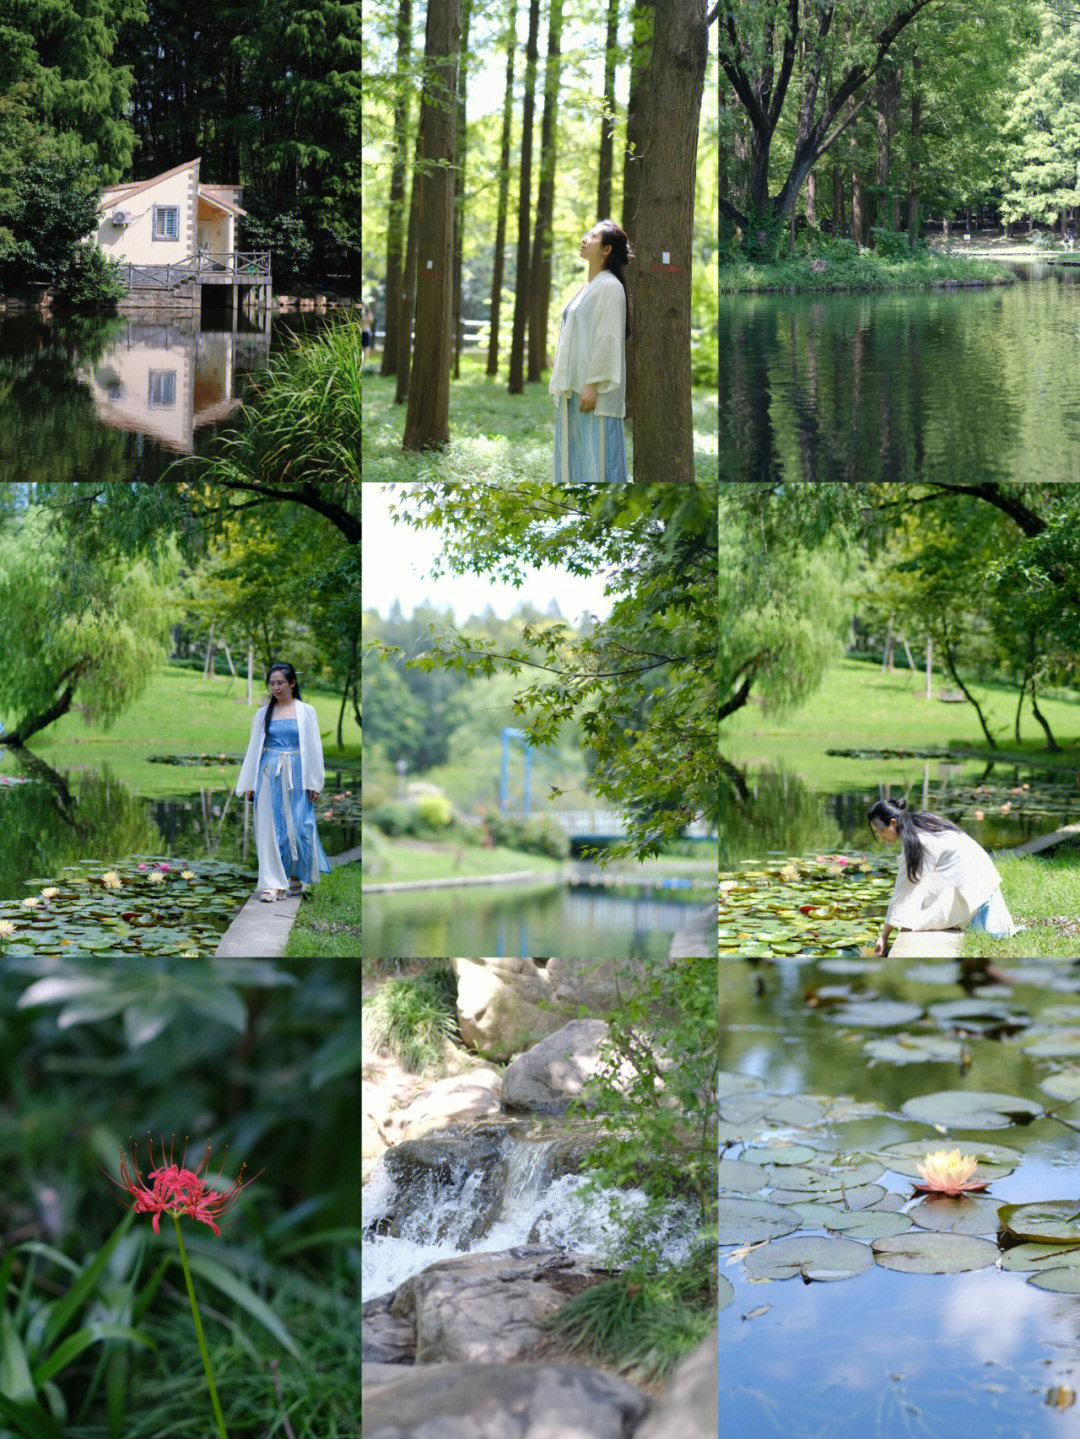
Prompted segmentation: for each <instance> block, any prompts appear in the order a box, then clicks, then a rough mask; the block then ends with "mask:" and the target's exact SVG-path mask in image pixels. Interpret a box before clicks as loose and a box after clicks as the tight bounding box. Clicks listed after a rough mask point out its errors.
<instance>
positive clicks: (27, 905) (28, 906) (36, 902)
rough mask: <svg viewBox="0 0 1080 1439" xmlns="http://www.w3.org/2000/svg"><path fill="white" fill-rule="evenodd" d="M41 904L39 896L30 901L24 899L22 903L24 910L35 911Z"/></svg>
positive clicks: (34, 896)
mask: <svg viewBox="0 0 1080 1439" xmlns="http://www.w3.org/2000/svg"><path fill="white" fill-rule="evenodd" d="M40 903H41V900H40V899H38V897H37V895H36V894H35V895H33V896H32V897H31V898H30V899H24V900H23V902H22V907H23V909H35V908H36V907H37V906H38V905H39V904H40Z"/></svg>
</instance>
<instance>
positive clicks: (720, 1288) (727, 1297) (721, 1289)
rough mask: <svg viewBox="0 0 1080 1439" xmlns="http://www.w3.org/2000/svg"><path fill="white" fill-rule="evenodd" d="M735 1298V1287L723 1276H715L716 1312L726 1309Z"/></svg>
mask: <svg viewBox="0 0 1080 1439" xmlns="http://www.w3.org/2000/svg"><path fill="white" fill-rule="evenodd" d="M734 1298H735V1286H734V1284H732V1282H731V1280H730V1279H728V1278H727V1277H726V1276H725V1275H723V1274H718V1275H717V1276H716V1312H717V1313H718V1314H719V1312H720V1310H721V1309H726V1308H727V1307H728V1305H729V1304H730V1303H731V1301H732V1300H733V1299H734Z"/></svg>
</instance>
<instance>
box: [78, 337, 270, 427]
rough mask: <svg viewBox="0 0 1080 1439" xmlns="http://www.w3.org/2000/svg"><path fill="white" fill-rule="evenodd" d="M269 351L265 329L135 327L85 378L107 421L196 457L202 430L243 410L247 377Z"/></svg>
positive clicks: (81, 374) (83, 372) (81, 376)
mask: <svg viewBox="0 0 1080 1439" xmlns="http://www.w3.org/2000/svg"><path fill="white" fill-rule="evenodd" d="M269 346H270V336H269V335H268V334H267V333H265V332H264V331H252V332H250V333H247V332H237V331H227V330H226V331H219V332H215V331H206V330H201V329H199V328H198V327H197V326H196V325H195V324H194V323H193V321H192V320H190V319H186V318H185V317H177V318H175V319H173V320H172V322H171V323H162V324H156V325H143V324H135V323H128V324H126V325H125V326H124V328H123V330H121V331H120V333H119V334H118V336H117V338H116V341H115V343H114V344H113V345H112V346H111V347H110V348H109V349H108V350H106V351H105V352H104V353H103V354H102V356H101V358H100V359H99V360H98V361H97V363H96V364H95V365H93V366H92V367H91V366H86V367H84V368H83V369H82V370H80V372H79V379H80V381H81V382H82V383H83V384H84V385H86V386H87V388H88V389H89V390H90V392H91V394H92V395H93V397H94V408H95V409H96V411H97V416H98V419H99V420H101V422H102V423H103V424H106V425H111V426H112V427H113V428H114V429H117V430H131V431H133V432H135V433H137V434H143V435H147V436H149V437H150V438H151V439H153V440H156V441H157V443H158V444H159V445H164V446H165V447H166V448H168V449H170V450H175V451H177V452H178V453H180V454H191V452H192V450H193V449H194V442H195V431H196V430H197V429H198V427H199V426H200V425H208V424H212V423H214V421H216V420H221V419H224V418H225V417H226V416H227V415H228V414H230V413H231V412H232V411H233V410H235V409H236V408H237V407H238V406H239V404H240V399H239V396H238V395H237V390H238V388H239V383H238V381H239V376H240V375H242V374H243V373H244V371H246V370H252V369H258V368H261V367H262V366H263V365H264V364H265V362H266V356H267V352H268V350H269Z"/></svg>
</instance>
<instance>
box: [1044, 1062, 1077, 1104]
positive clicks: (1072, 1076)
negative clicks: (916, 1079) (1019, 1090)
mask: <svg viewBox="0 0 1080 1439" xmlns="http://www.w3.org/2000/svg"><path fill="white" fill-rule="evenodd" d="M1042 1087H1043V1089H1045V1090H1046V1092H1047V1094H1052V1095H1053V1096H1054V1098H1055V1099H1067V1100H1070V1101H1072V1100H1074V1099H1080V1069H1061V1070H1058V1072H1057V1073H1056V1074H1051V1075H1048V1076H1047V1077H1046V1079H1044V1080H1043V1082H1042Z"/></svg>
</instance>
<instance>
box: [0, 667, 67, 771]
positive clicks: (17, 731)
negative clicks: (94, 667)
mask: <svg viewBox="0 0 1080 1439" xmlns="http://www.w3.org/2000/svg"><path fill="white" fill-rule="evenodd" d="M86 663H87V662H86V660H85V659H81V660H77V661H76V662H75V664H73V665H71V666H70V667H69V668H68V669H66V670H65V671H64V673H63V674H62V675H60V676H59V677H58V679H57V681H56V688H57V689H59V687H60V686H61V685H65V688H64V692H63V694H62V695H60V696H59V697H58V698H57V699H56V700H55V701H54V702H53V703H52V704H51V705H50V706H49V707H48V709H45V710H41V711H40V712H39V713H38V714H36V715H27V716H26V717H25V719H21V720H20V721H19V722H18V724H17V725H16V726H15V728H14V730H12V732H11V733H10V734H6V735H4V736H2V737H0V744H6V745H11V747H12V748H13V749H20V748H22V747H23V746H24V745H25V744H26V741H27V740H28V739H29V738H30V736H31V735H32V734H37V732H38V730H42V729H45V727H46V726H47V725H51V724H52V723H53V721H54V720H58V719H59V718H60V716H61V715H66V714H67V712H68V710H69V709H70V708H71V697H72V695H74V693H75V686H76V685H77V684H78V683H79V679H80V677H81V675H82V673H83V671H84V670H85V668H86ZM65 681H66V684H65Z"/></svg>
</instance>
